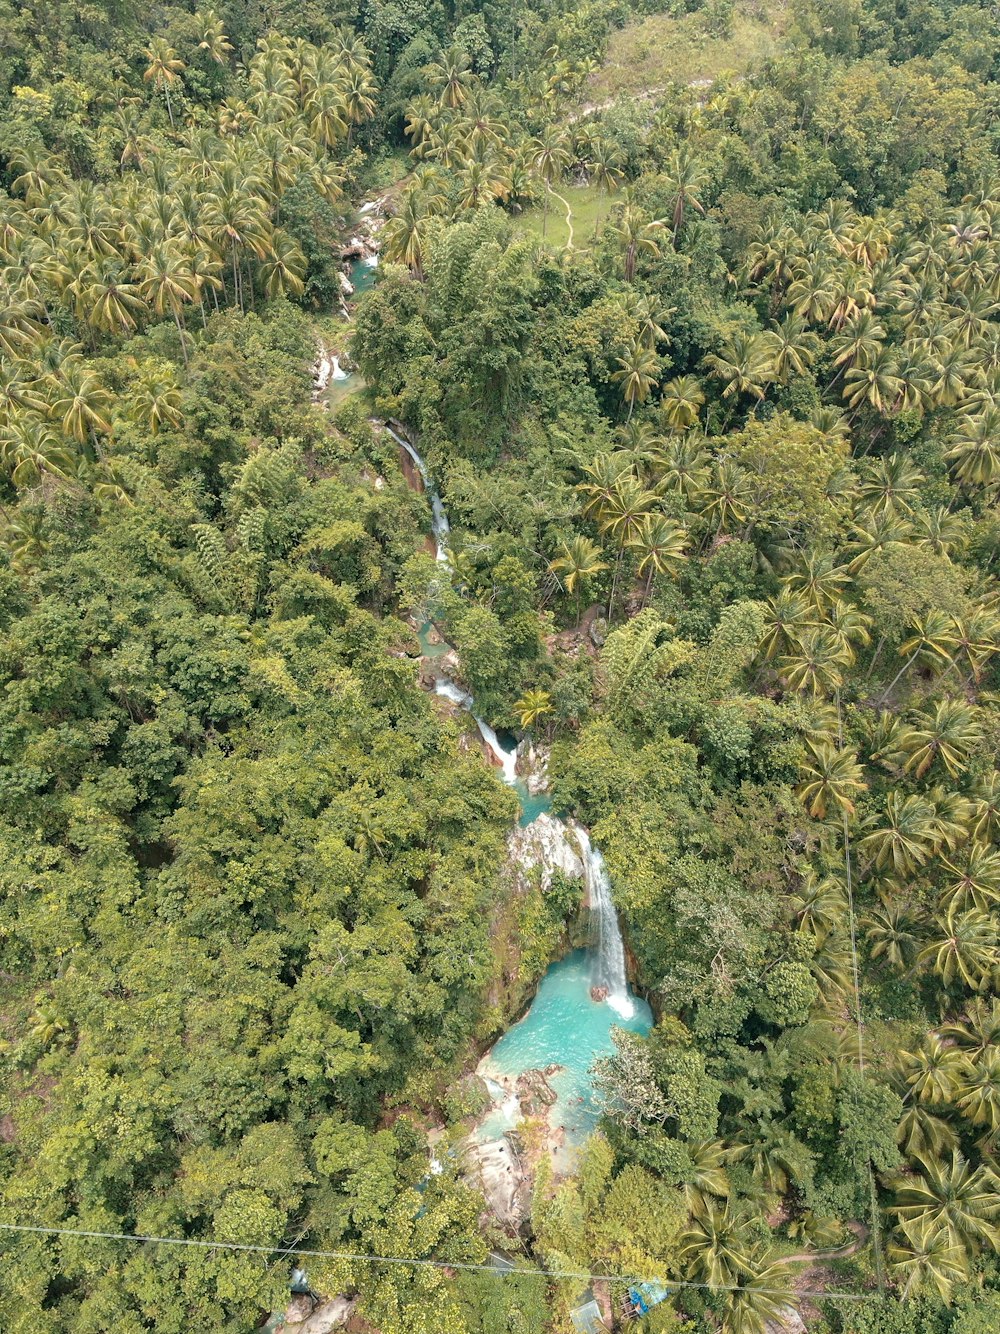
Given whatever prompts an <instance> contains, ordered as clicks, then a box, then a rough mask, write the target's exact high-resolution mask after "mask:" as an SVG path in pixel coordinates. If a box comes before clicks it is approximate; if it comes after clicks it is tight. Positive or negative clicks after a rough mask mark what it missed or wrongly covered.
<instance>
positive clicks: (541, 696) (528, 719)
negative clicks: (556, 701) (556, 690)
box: [514, 690, 555, 731]
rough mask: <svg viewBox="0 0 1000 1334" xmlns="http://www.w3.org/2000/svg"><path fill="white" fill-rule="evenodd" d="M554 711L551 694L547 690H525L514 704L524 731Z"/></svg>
mask: <svg viewBox="0 0 1000 1334" xmlns="http://www.w3.org/2000/svg"><path fill="white" fill-rule="evenodd" d="M554 711H555V710H554V706H553V704H552V696H551V695H550V694H549V692H548V691H547V690H526V691H525V692H524V694H523V695H522V696H521V698H520V699H519V700H518V701H517V703H516V704H515V705H514V712H515V713H516V714H517V717H518V722H519V723H520V724H521V727H522V728H523V729H524V730H525V731H527V730H528V728H529V727H533V726H534V724H535V723H537V722H540V721H541V719H543V718H546V717H548V716H549V714H551V713H553V712H554Z"/></svg>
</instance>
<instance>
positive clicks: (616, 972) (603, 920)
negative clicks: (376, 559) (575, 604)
mask: <svg viewBox="0 0 1000 1334" xmlns="http://www.w3.org/2000/svg"><path fill="white" fill-rule="evenodd" d="M385 429H386V430H387V431H388V432H389V434H390V435H391V436H392V438H393V440H395V441H396V443H397V444H398V445H399V447H400V448H401V449H403V450H405V451H406V453H407V454H408V455H409V457H410V458H411V459H412V460H413V466H414V467H415V468H416V470H417V472H418V473H419V474H420V477H421V479H422V480H423V483H424V488H425V489H426V491H427V494H428V495H429V497H430V502H431V512H432V515H433V520H432V524H431V527H432V530H433V533H434V540H435V542H436V543H437V559H438V562H439V564H441V565H444V566H445V567H446V568H448V569H450V568H451V561H450V559H449V557H448V545H447V539H448V533H449V532H450V527H449V524H448V516H447V514H446V513H445V511H444V506H443V505H442V503H441V497H440V496H439V495H438V493H437V490H436V488H435V487H434V483H433V482H432V481H431V477H430V474H429V473H428V471H427V466H426V464H425V463H424V461H423V459H422V458H421V457H420V455H419V454H418V453H417V451H416V450H415V449H414V448H413V446H412V445H411V444H410V442H409V441H408V440H404V439H403V437H402V436H401V435H397V434H396V432H395V431H394V430H393V429H392V428H391V427H390V426H387V427H386V428H385ZM434 691H435V693H436V694H438V695H443V696H444V697H445V698H446V699H450V700H451V701H452V702H453V703H454V704H457V705H459V707H460V708H463V709H467V710H468V711H469V713H471V714H472V716H473V718H474V719H475V722H476V726H477V727H478V728H479V733H480V735H481V736H482V738H483V740H484V741H485V743H486V745H487V746H488V747H489V749H490V751H491V752H492V753H493V755H494V756H495V757H496V758H497V759H498V760H499V761H500V767H501V772H502V773H503V779H504V782H505V783H508V784H509V785H510V786H513V785H514V783H515V782H516V781H517V770H516V766H517V755H516V752H513V751H506V750H504V748H503V747H502V746H501V744H500V741H499V739H498V737H497V734H496V732H495V731H494V730H493V728H492V727H490V725H489V723H486V722H484V721H483V719H482V718H480V717H479V716H478V714H476V713H475V712H474V711H473V705H474V703H475V701H474V700H473V698H472V696H471V695H470V694H469V693H468V692H467V691H465V690H463V689H462V687H461V686H460V685H458V684H457V683H456V682H454V681H452V680H451V679H450V678H449V677H447V676H440V677H438V679H437V681H436V682H435V683H434ZM549 818H550V820H551V821H552V823H553V825H554V826H557V827H558V829H557V832H558V837H559V838H560V839H561V841H562V842H563V843H564V844H566V845H571V843H572V841H573V840H575V842H576V843H577V845H578V847H579V850H580V856H581V859H582V861H583V867H584V883H585V884H586V886H587V895H588V898H589V901H590V912H591V920H592V923H593V926H592V932H593V946H592V950H591V954H592V967H591V974H592V984H593V986H594V987H595V988H599V989H600V990H602V991H605V992H606V996H605V999H606V1000H607V1003H608V1005H609V1006H610V1007H611V1008H612V1009H613V1010H614V1011H615V1013H616V1014H618V1015H620V1016H621V1018H622V1019H631V1018H632V1017H633V1016H634V1014H635V1005H634V1004H633V1002H632V999H631V997H630V996H629V990H628V976H627V974H626V971H625V944H624V942H623V940H622V933H621V928H620V927H619V925H618V913H617V912H616V911H615V905H614V899H613V898H612V895H611V881H610V880H609V879H608V873H607V870H606V869H605V866H604V858H603V857H602V856H601V854H600V852H599V850H598V849H597V848H595V847H593V846H592V845H591V842H590V837H589V835H588V834H587V831H586V829H584V828H583V826H582V825H578V824H575V823H574V824H572V825H568V824H566V823H565V822H564V821H562V820H559V819H557V818H556V817H554V816H550V817H549ZM570 855H572V854H570Z"/></svg>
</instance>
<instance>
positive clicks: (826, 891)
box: [788, 870, 847, 945]
mask: <svg viewBox="0 0 1000 1334" xmlns="http://www.w3.org/2000/svg"><path fill="white" fill-rule="evenodd" d="M788 907H789V910H790V912H791V914H792V921H793V922H794V923H795V927H796V930H797V931H798V932H799V933H800V934H801V935H805V936H808V937H810V938H811V939H812V940H814V941H816V943H817V944H819V945H821V944H822V943H823V941H824V940H825V939H826V938H827V936H828V935H829V934H830V932H831V931H835V930H836V929H837V927H839V926H840V924H841V923H842V922H843V920H844V917H845V915H846V913H847V887H846V886H845V884H844V882H843V881H842V880H839V879H838V878H837V877H836V876H832V875H825V876H820V875H817V874H816V872H815V871H813V870H808V871H806V873H805V874H804V875H803V877H802V880H801V882H800V884H799V887H798V889H797V890H795V892H794V893H792V894H790V895H789V896H788Z"/></svg>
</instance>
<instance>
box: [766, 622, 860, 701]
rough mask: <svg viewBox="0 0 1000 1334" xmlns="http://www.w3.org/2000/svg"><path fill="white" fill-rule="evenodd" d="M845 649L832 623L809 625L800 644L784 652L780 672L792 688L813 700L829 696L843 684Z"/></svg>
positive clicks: (800, 639) (790, 688)
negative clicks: (829, 624)
mask: <svg viewBox="0 0 1000 1334" xmlns="http://www.w3.org/2000/svg"><path fill="white" fill-rule="evenodd" d="M844 666H845V658H844V654H843V651H842V650H841V648H840V646H839V644H838V643H837V640H836V639H835V637H834V636H833V635H832V634H831V632H830V628H829V626H826V625H818V626H807V627H806V628H805V629H804V630H803V631H802V633H801V635H800V636H799V639H798V643H797V644H796V645H794V646H793V647H792V649H791V650H790V651H789V652H788V653H787V654H786V655H785V657H784V658H783V659H782V660H781V662H780V663H779V665H778V671H779V674H780V676H781V678H782V680H783V681H784V683H785V686H786V687H787V689H789V690H801V691H802V692H803V693H804V694H809V695H812V696H813V698H814V699H818V698H823V697H826V698H828V697H829V696H830V695H832V694H833V693H834V691H836V690H837V689H839V687H840V686H841V685H842V684H843V680H844V674H843V671H842V670H841V668H843V667H844Z"/></svg>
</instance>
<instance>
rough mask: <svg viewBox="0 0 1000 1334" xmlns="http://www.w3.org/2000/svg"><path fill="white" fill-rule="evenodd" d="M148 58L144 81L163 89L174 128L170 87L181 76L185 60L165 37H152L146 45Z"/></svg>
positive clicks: (171, 124)
mask: <svg viewBox="0 0 1000 1334" xmlns="http://www.w3.org/2000/svg"><path fill="white" fill-rule="evenodd" d="M146 59H147V60H148V61H149V64H148V65H147V66H146V72H145V73H144V74H143V76H142V77H143V81H144V82H145V83H152V85H153V87H154V88H162V89H163V93H164V96H165V97H166V99H167V115H168V116H169V117H170V128H171V129H173V128H174V109H173V107H172V106H171V105H170V89H171V86H172V85H173V84H175V83H176V82H177V81H178V79H179V78H180V76H181V71H182V70H183V69H184V61H183V60H181V59H180V57H179V56H178V54H177V52H176V51H175V50H174V48H173V47H172V46H171V45H170V43H169V42H168V41H167V39H166V38H165V37H153V38H151V39H150V43H149V46H147V47H146Z"/></svg>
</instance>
